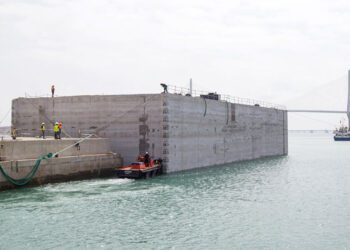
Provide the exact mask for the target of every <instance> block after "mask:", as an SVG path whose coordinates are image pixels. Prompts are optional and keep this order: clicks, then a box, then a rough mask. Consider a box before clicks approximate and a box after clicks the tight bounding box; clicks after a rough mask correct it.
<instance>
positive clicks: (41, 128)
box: [40, 122, 46, 139]
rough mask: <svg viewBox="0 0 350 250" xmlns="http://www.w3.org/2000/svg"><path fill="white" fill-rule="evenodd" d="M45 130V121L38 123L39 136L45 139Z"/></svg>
mask: <svg viewBox="0 0 350 250" xmlns="http://www.w3.org/2000/svg"><path fill="white" fill-rule="evenodd" d="M45 130H46V128H45V123H44V122H43V123H41V125H40V132H41V136H40V137H42V138H43V139H45Z"/></svg>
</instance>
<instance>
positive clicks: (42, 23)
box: [0, 0, 350, 122]
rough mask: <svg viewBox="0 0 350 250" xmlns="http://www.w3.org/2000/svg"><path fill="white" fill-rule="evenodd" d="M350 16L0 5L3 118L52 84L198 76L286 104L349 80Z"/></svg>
mask: <svg viewBox="0 0 350 250" xmlns="http://www.w3.org/2000/svg"><path fill="white" fill-rule="evenodd" d="M349 10H350V4H349V3H348V2H347V1H325V0H323V1H316V0H306V1H301V0H295V1H291V0H286V1H277V0H276V1H275V0H267V1H257V0H256V1H223V0H219V1H215V2H214V1H209V0H202V1H184V0H178V1H160V0H150V1H141V0H131V1H107V0H100V1H97V0H94V1H92V0H89V1H82V0H76V1H68V0H65V1H44V0H41V1H18V0H12V1H0V48H1V49H0V66H1V67H0V73H1V74H0V82H1V88H2V89H4V90H3V92H4V93H6V94H5V97H4V98H3V99H2V100H1V101H0V117H1V115H2V114H5V113H6V110H7V108H8V107H9V106H10V102H11V99H12V98H16V97H17V96H19V95H24V93H25V92H27V93H31V94H33V95H35V94H37V95H41V94H45V93H49V88H50V85H51V83H53V82H54V83H55V84H56V85H57V91H58V93H59V94H61V95H74V94H95V93H96V94H99V93H111V94H118V93H143V92H158V91H160V89H159V82H169V83H173V84H177V85H186V84H187V83H188V79H189V78H190V77H192V78H193V80H194V86H195V88H196V87H197V88H203V89H206V90H214V91H218V92H223V93H225V94H232V95H235V96H242V97H250V98H255V99H267V101H270V102H280V103H282V104H283V102H284V100H287V99H292V98H293V97H294V96H297V95H300V93H303V92H304V91H305V92H307V91H308V90H310V89H313V88H317V87H318V86H320V85H322V84H323V83H324V82H327V81H329V80H331V79H336V78H338V77H339V76H341V75H343V74H344V73H346V70H347V69H348V67H349V62H348V55H349V52H350V51H349V48H348V44H349V39H350V35H349V34H348V31H347V27H346V25H345V24H347V23H349V22H350V17H349V16H348V13H349ZM345 88H346V86H344V89H345ZM337 98H343V97H335V99H337ZM7 122H9V121H7Z"/></svg>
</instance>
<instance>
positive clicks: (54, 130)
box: [53, 124, 60, 132]
mask: <svg viewBox="0 0 350 250" xmlns="http://www.w3.org/2000/svg"><path fill="white" fill-rule="evenodd" d="M58 131H60V129H59V128H58V124H56V125H55V126H54V127H53V132H58Z"/></svg>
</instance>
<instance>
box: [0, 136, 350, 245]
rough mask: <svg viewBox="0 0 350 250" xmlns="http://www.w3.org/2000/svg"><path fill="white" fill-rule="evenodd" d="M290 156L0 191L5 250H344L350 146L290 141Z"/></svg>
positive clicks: (317, 139)
mask: <svg viewBox="0 0 350 250" xmlns="http://www.w3.org/2000/svg"><path fill="white" fill-rule="evenodd" d="M289 150H290V154H289V156H286V157H275V158H269V159H262V160H257V161H251V162H242V163H236V164H229V165H223V166H218V167H211V168H205V169H199V170H192V171H187V172H181V173H175V174H169V175H165V176H160V177H157V178H154V179H149V180H145V181H133V180H126V179H100V180H89V181H79V182H70V183H61V184H54V185H46V186H42V187H37V188H30V189H21V190H12V191H7V192H2V193H0V211H1V213H0V240H1V247H0V248H1V249H2V248H3V249H23V248H24V247H26V248H109V249H110V248H118V249H124V248H126V249H144V248H151V249H154V248H157V249H169V248H174V249H203V248H204V249H233V248H239V249H240V248H244V249H247V248H248V249H261V248H263V249H286V248H292V249H346V248H347V247H348V246H349V244H350V240H348V235H349V233H350V225H349V221H350V213H349V211H350V204H349V198H350V197H349V193H350V188H349V185H348V183H349V181H350V173H349V165H348V163H349V162H350V154H349V153H348V152H350V143H349V142H345V143H344V142H343V143H342V142H341V143H335V142H333V141H332V138H331V136H328V135H308V136H305V135H291V136H290V145H289Z"/></svg>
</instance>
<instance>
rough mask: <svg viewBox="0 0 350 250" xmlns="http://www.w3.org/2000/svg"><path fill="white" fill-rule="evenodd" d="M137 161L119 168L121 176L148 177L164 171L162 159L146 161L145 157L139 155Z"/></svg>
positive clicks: (132, 177)
mask: <svg viewBox="0 0 350 250" xmlns="http://www.w3.org/2000/svg"><path fill="white" fill-rule="evenodd" d="M137 160H138V161H137V162H133V163H131V164H130V165H128V166H124V167H120V168H117V171H116V172H117V176H118V177H119V178H130V179H148V178H150V177H154V176H156V175H161V174H162V173H163V166H162V159H156V160H150V161H149V163H145V160H144V157H138V159H137Z"/></svg>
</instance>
